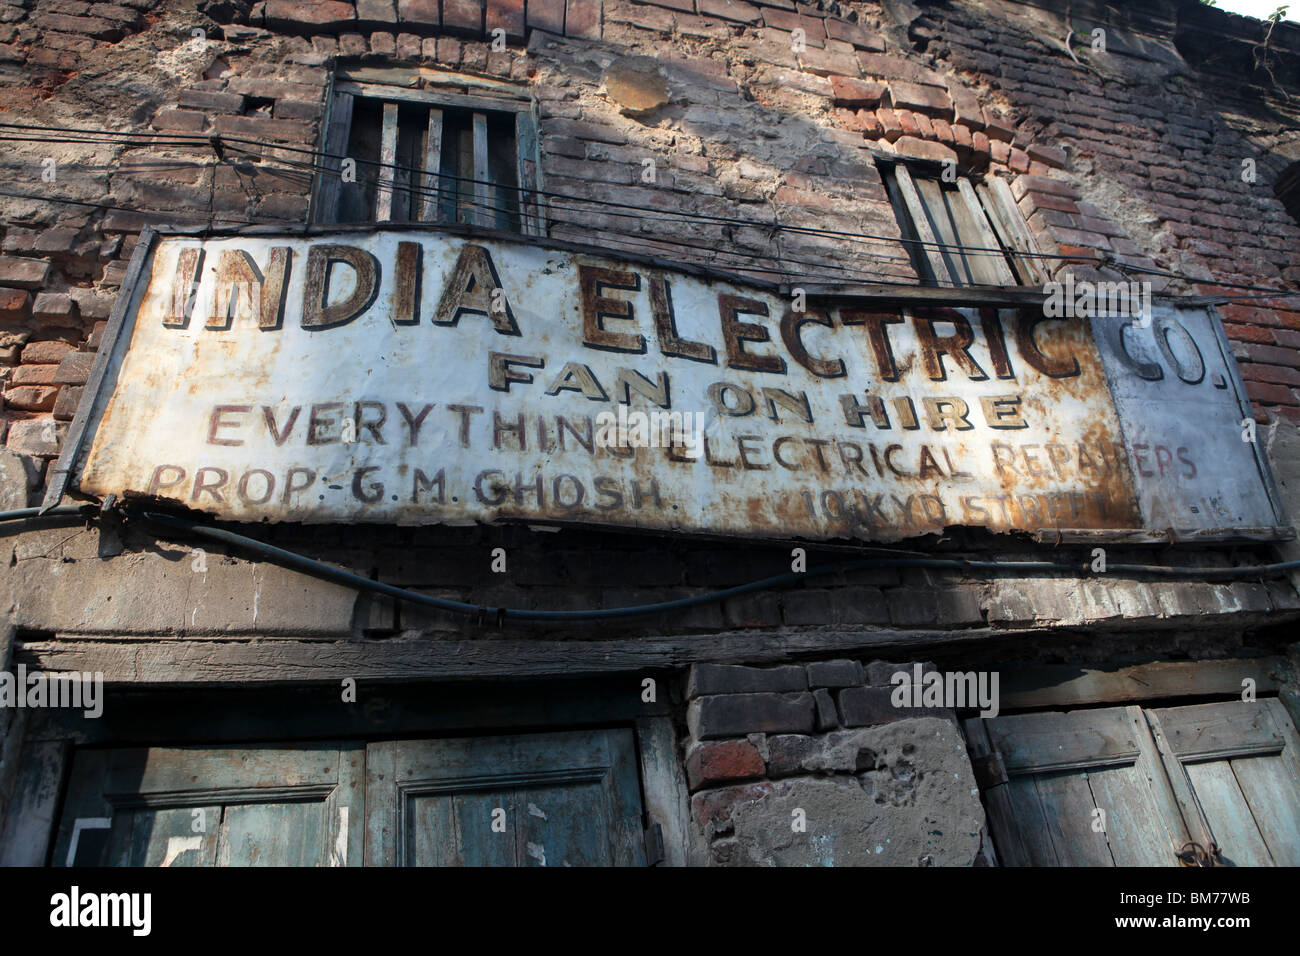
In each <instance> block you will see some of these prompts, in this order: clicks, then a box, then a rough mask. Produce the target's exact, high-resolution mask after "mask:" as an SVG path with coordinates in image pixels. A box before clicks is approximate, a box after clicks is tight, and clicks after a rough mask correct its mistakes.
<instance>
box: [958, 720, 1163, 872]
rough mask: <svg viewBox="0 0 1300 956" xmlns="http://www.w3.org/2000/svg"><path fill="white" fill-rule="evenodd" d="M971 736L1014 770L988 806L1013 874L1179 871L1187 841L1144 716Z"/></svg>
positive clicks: (978, 725) (981, 728) (986, 725)
mask: <svg viewBox="0 0 1300 956" xmlns="http://www.w3.org/2000/svg"><path fill="white" fill-rule="evenodd" d="M965 727H966V733H967V738H968V739H969V740H972V741H981V742H982V743H981V744H980V746H981V747H983V748H984V750H985V751H987V752H989V753H993V754H995V755H997V756H998V757H999V758H1000V760H1001V765H1002V766H1003V767H1005V773H1006V782H1005V783H1002V784H1000V785H995V786H992V787H986V788H985V799H986V802H987V804H988V809H989V825H990V828H991V829H992V831H993V837H994V841H995V846H996V847H997V849H998V852H999V855H1000V856H1001V857H1002V859H1003V862H1004V863H1005V864H1006V865H1008V866H1176V865H1178V859H1177V857H1176V856H1175V855H1174V854H1175V853H1176V851H1177V850H1178V848H1179V847H1181V846H1182V845H1183V844H1184V843H1186V842H1187V834H1186V830H1185V829H1184V827H1183V824H1182V817H1181V815H1180V813H1179V811H1178V808H1177V804H1176V801H1175V800H1174V798H1173V796H1172V794H1171V793H1170V792H1169V790H1168V788H1167V787H1164V786H1162V785H1161V782H1160V781H1161V779H1162V777H1163V772H1164V771H1163V769H1162V767H1161V765H1160V759H1159V754H1158V753H1157V752H1156V748H1155V743H1154V741H1153V740H1152V738H1151V734H1150V732H1149V731H1148V729H1147V727H1146V724H1145V722H1144V721H1143V719H1142V712H1141V709H1140V708H1137V707H1105V708H1100V709H1097V710H1076V711H1069V712H1067V713H1042V714H1019V715H1015V716H1010V717H996V718H993V719H990V720H983V719H981V718H971V719H970V720H967V721H966V722H965ZM984 735H987V736H986V737H985V736H984ZM978 751H979V747H976V746H975V745H974V744H973V745H972V752H975V753H976V755H977V756H978V755H980V754H979V753H978ZM1098 811H1101V812H1100V813H1098Z"/></svg>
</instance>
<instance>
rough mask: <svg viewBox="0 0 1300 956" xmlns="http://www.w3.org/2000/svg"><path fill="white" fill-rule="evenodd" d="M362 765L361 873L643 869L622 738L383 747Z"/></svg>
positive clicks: (605, 734) (636, 801) (627, 745)
mask: <svg viewBox="0 0 1300 956" xmlns="http://www.w3.org/2000/svg"><path fill="white" fill-rule="evenodd" d="M366 765H367V772H366V777H367V780H366V803H367V806H368V807H369V810H370V815H369V818H368V820H367V840H366V862H367V863H368V864H370V865H379V866H643V865H644V864H645V855H644V848H643V845H642V836H641V793H640V783H639V780H638V776H637V769H636V749H635V742H634V738H633V734H632V731H631V730H592V731H566V732H562V733H550V734H526V735H518V736H511V737H462V738H453V739H445V740H424V741H386V742H382V743H376V744H372V745H370V747H369V748H368V749H367V758H366Z"/></svg>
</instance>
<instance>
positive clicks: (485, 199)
mask: <svg viewBox="0 0 1300 956" xmlns="http://www.w3.org/2000/svg"><path fill="white" fill-rule="evenodd" d="M474 203H475V206H474V215H473V216H472V217H471V220H472V221H473V222H477V223H478V224H479V225H480V226H491V225H494V224H495V222H496V216H495V215H493V213H492V209H491V205H492V190H491V188H490V186H489V184H488V135H487V114H486V113H475V114H474Z"/></svg>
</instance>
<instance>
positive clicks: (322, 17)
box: [266, 0, 356, 33]
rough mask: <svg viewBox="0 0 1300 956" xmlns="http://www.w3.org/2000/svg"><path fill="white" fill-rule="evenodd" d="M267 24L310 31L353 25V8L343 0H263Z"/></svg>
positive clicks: (329, 29) (354, 20) (337, 28)
mask: <svg viewBox="0 0 1300 956" xmlns="http://www.w3.org/2000/svg"><path fill="white" fill-rule="evenodd" d="M266 25H267V26H269V27H272V28H275V27H281V28H283V27H289V28H291V29H292V28H298V29H307V30H310V31H311V32H313V33H316V32H320V31H331V30H343V29H345V28H347V27H355V26H356V11H355V10H354V9H353V7H352V4H350V3H345V2H343V0H301V2H300V0H266Z"/></svg>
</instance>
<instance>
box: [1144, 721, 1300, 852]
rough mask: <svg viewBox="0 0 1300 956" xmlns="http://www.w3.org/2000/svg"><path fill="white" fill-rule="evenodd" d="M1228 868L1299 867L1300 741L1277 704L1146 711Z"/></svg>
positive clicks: (1293, 727) (1291, 724) (1293, 726)
mask: <svg viewBox="0 0 1300 956" xmlns="http://www.w3.org/2000/svg"><path fill="white" fill-rule="evenodd" d="M1151 719H1152V721H1153V722H1154V723H1155V724H1157V725H1158V726H1160V727H1162V728H1163V729H1164V731H1165V734H1166V736H1167V737H1168V740H1169V747H1170V749H1171V750H1173V751H1174V753H1175V755H1176V756H1177V759H1178V761H1179V763H1180V764H1181V765H1182V767H1183V769H1184V771H1185V772H1186V774H1187V778H1188V779H1189V780H1190V781H1191V785H1192V789H1193V790H1194V791H1195V794H1196V798H1197V802H1198V804H1199V808H1200V811H1201V812H1202V813H1204V817H1205V822H1206V824H1207V825H1208V827H1209V830H1210V832H1211V833H1212V834H1213V838H1214V841H1215V843H1216V844H1217V845H1218V847H1219V851H1220V860H1219V862H1220V863H1221V864H1224V865H1228V866H1274V865H1276V866H1296V865H1300V738H1297V735H1296V730H1295V725H1294V724H1293V723H1292V722H1291V718H1290V715H1289V714H1287V712H1286V708H1284V707H1283V706H1282V704H1281V702H1280V701H1278V700H1276V699H1275V698H1267V699H1263V700H1257V701H1229V702H1226V703H1221V704H1196V705H1192V706H1189V707H1166V708H1159V709H1155V710H1152V711H1151Z"/></svg>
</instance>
